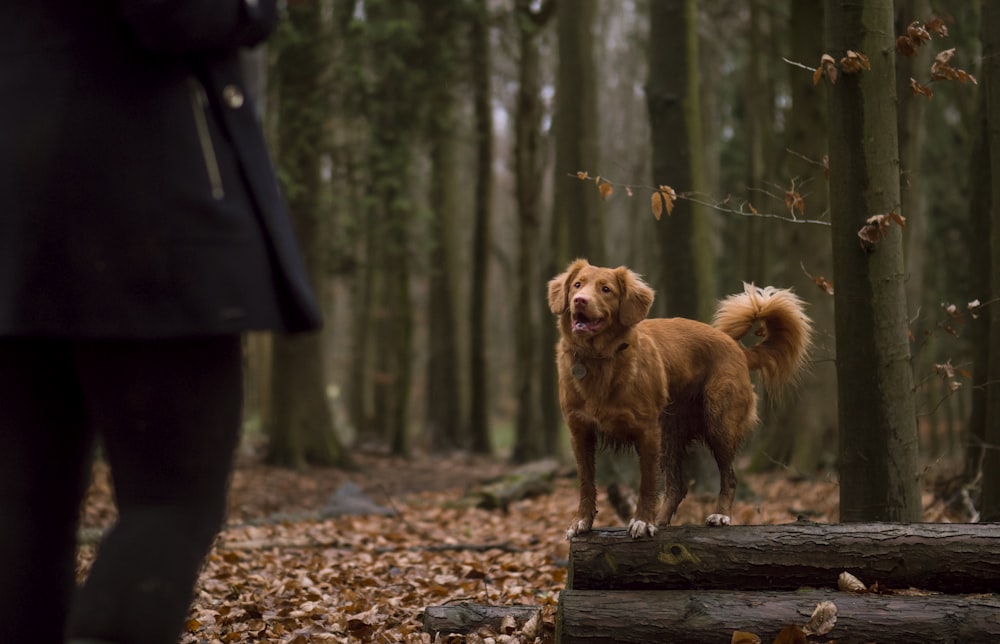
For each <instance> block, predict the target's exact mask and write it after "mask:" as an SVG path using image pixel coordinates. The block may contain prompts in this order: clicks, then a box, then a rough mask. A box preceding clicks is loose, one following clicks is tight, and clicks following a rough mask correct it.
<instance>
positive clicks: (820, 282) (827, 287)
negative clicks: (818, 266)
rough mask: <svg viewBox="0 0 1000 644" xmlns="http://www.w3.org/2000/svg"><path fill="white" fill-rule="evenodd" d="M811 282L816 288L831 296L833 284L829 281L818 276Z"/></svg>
mask: <svg viewBox="0 0 1000 644" xmlns="http://www.w3.org/2000/svg"><path fill="white" fill-rule="evenodd" d="M813 282H815V283H816V286H818V287H820V288H821V289H822V290H824V291H826V294H827V295H833V282H831V281H830V280H828V279H826V278H825V277H823V276H822V275H820V276H819V277H816V278H814V279H813Z"/></svg>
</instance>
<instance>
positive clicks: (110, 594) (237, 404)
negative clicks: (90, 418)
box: [68, 336, 242, 644]
mask: <svg viewBox="0 0 1000 644" xmlns="http://www.w3.org/2000/svg"><path fill="white" fill-rule="evenodd" d="M77 346H78V350H77V359H78V363H79V365H80V370H81V373H82V374H83V385H84V389H85V391H86V393H87V397H88V400H89V401H90V403H91V405H92V409H93V413H94V421H95V423H96V425H97V427H98V429H99V431H100V433H101V436H102V439H103V445H104V449H105V453H106V456H107V459H108V463H109V464H110V466H111V476H112V480H113V481H114V488H115V497H116V500H117V503H118V510H119V519H118V523H117V524H116V525H115V526H114V528H112V530H111V531H110V532H109V533H108V535H107V536H106V538H105V540H104V542H103V543H102V545H101V547H100V549H99V551H98V554H97V558H96V559H95V561H94V564H93V567H92V568H91V570H90V574H89V575H88V577H87V580H86V583H85V585H84V586H83V588H82V589H80V591H79V592H78V594H77V596H76V598H75V600H74V602H73V608H72V611H71V617H70V627H69V631H68V632H69V634H70V636H71V637H74V638H94V639H99V640H107V641H111V642H122V643H124V642H130V643H131V642H135V643H138V642H142V643H143V644H156V643H159V642H163V643H164V644H167V643H171V644H172V643H174V642H177V640H178V637H179V635H180V632H181V630H182V627H183V624H184V620H185V618H186V617H187V614H188V610H189V605H190V602H191V597H192V590H193V586H194V583H195V581H196V580H197V576H198V571H199V569H200V566H201V562H202V560H203V558H204V556H205V554H206V552H207V551H208V549H209V547H210V546H211V543H212V540H213V539H214V537H215V535H216V533H217V531H218V529H219V526H220V525H221V523H222V520H223V518H224V516H225V506H226V491H227V487H228V485H227V484H228V480H229V472H230V467H231V464H232V458H233V452H234V448H235V446H236V443H237V440H238V437H239V427H240V417H241V412H242V376H241V366H242V359H241V351H240V339H239V337H238V336H226V337H219V338H206V339H185V340H163V341H142V342H124V341H123V342H86V343H78V345H77Z"/></svg>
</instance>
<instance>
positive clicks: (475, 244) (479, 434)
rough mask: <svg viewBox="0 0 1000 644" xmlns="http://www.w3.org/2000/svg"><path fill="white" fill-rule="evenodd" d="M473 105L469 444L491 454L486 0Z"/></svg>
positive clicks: (480, 3) (477, 31) (477, 39)
mask: <svg viewBox="0 0 1000 644" xmlns="http://www.w3.org/2000/svg"><path fill="white" fill-rule="evenodd" d="M470 41H471V44H470V58H471V63H470V67H471V69H472V93H473V99H472V100H473V109H474V111H475V121H476V179H475V186H476V188H475V196H474V199H475V206H473V209H474V211H475V215H474V222H473V227H474V229H473V233H472V283H471V286H470V295H469V326H470V348H469V447H470V448H471V449H472V451H473V452H476V453H479V454H489V453H490V452H492V451H493V448H492V446H491V441H490V402H491V401H490V397H489V386H488V376H489V360H488V358H487V345H488V341H487V326H486V325H487V317H486V315H487V307H486V302H487V297H486V296H487V293H488V292H489V266H490V237H491V236H490V221H491V219H492V216H491V215H492V212H491V211H492V200H493V110H492V106H491V105H490V75H491V74H492V65H491V63H490V32H489V6H488V3H487V0H477V1H476V4H475V16H474V18H473V21H472V30H471V34H470Z"/></svg>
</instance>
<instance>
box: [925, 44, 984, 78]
mask: <svg viewBox="0 0 1000 644" xmlns="http://www.w3.org/2000/svg"><path fill="white" fill-rule="evenodd" d="M954 55H955V48H954V47H952V48H951V49H945V50H944V51H942V52H940V53H938V55H937V56H935V57H934V62H933V63H931V78H932V79H934V80H937V81H943V80H957V81H958V82H960V83H962V84H965V83H970V82H971V83H972V84H973V85H978V84H979V81H977V80H976V77H975V76H973V75H972V74H970V73H969V72H967V71H965V70H964V69H958V68H957V67H952V66H951V59H952V57H953V56H954Z"/></svg>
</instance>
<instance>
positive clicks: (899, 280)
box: [825, 0, 921, 521]
mask: <svg viewBox="0 0 1000 644" xmlns="http://www.w3.org/2000/svg"><path fill="white" fill-rule="evenodd" d="M825 8H826V29H825V31H826V38H825V42H826V51H827V53H829V54H830V55H832V56H833V57H834V58H835V59H837V60H840V59H841V58H842V57H844V56H846V54H847V51H848V50H852V51H855V52H860V53H862V54H864V55H866V56H868V57H869V60H870V64H871V69H870V70H863V71H862V72H861V73H855V74H846V73H841V74H840V75H839V77H838V79H837V82H836V84H835V85H833V86H831V87H829V88H828V95H829V102H828V107H829V114H830V128H829V150H830V208H831V215H832V222H833V229H832V234H833V261H834V267H833V268H834V285H835V289H836V295H835V304H836V313H835V319H836V332H837V388H838V393H839V401H838V416H839V419H840V517H841V520H842V521H919V520H920V516H921V507H920V487H919V474H920V473H919V467H918V463H917V454H918V441H917V422H916V413H915V408H914V400H913V373H912V369H911V365H910V347H909V338H908V328H907V311H906V293H905V277H906V274H905V270H904V268H903V239H902V231H901V229H900V226H899V225H898V224H897V223H895V222H893V223H891V224H890V225H888V227H887V228H886V229H885V236H884V238H882V239H881V240H879V241H877V242H874V243H868V242H862V241H861V240H860V239H859V237H858V231H859V230H860V229H861V228H862V227H863V226H864V225H865V223H866V220H867V219H868V218H869V217H872V216H875V215H883V214H886V215H887V214H889V213H892V212H895V213H899V212H900V195H899V148H898V145H897V133H896V95H895V94H896V90H895V88H896V85H895V38H894V36H893V7H892V2H891V0H870V1H866V2H863V3H858V2H847V1H841V0H827V2H826V4H825ZM902 214H903V215H905V214H906V213H902Z"/></svg>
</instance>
